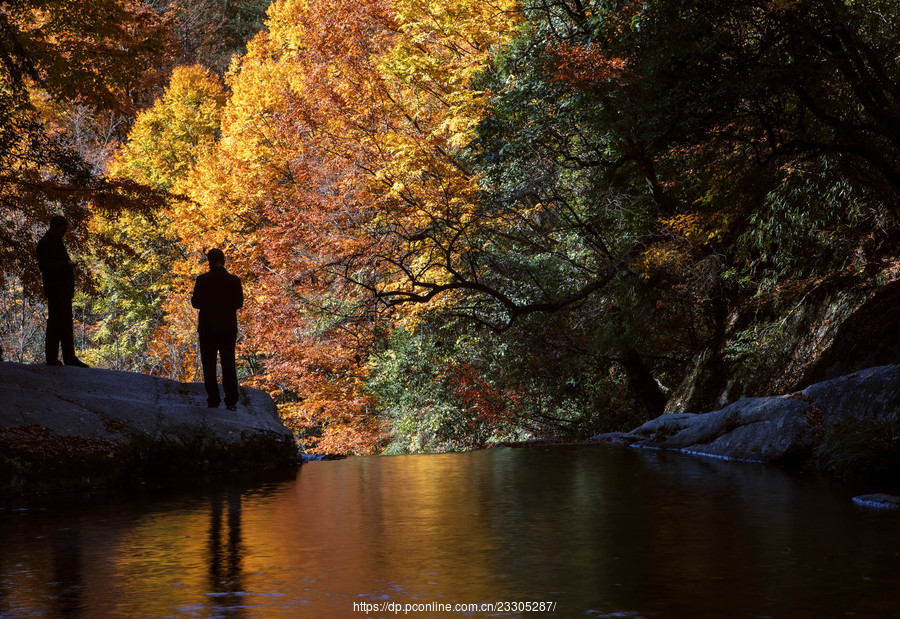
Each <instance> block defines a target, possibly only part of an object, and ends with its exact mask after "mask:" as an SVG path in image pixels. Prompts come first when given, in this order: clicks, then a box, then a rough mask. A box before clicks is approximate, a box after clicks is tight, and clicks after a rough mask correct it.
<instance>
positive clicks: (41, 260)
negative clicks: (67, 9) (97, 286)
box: [36, 231, 75, 299]
mask: <svg viewBox="0 0 900 619" xmlns="http://www.w3.org/2000/svg"><path fill="white" fill-rule="evenodd" d="M36 253H37V262H38V268H39V269H40V270H41V275H42V276H43V280H44V294H45V295H47V298H51V297H52V298H68V299H71V298H72V297H74V296H75V272H74V270H73V268H72V263H71V261H70V258H69V252H67V251H66V246H65V245H64V244H63V242H62V239H61V238H59V237H56V236H54V235H52V234H50V232H49V231H48V232H47V233H45V234H44V236H42V237H41V240H40V241H38V244H37V252H36Z"/></svg>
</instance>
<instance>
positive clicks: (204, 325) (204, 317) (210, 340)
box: [191, 249, 244, 410]
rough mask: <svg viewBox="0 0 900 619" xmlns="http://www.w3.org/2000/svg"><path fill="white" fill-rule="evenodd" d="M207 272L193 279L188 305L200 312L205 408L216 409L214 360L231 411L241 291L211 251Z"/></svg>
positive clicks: (219, 256)
mask: <svg viewBox="0 0 900 619" xmlns="http://www.w3.org/2000/svg"><path fill="white" fill-rule="evenodd" d="M206 259H207V260H208V261H209V271H208V272H207V273H203V274H202V275H200V276H199V277H197V281H196V283H195V284H194V294H193V295H192V296H191V305H193V306H194V307H195V308H197V309H198V310H200V313H199V316H198V321H197V322H198V324H197V331H198V333H199V335H200V361H201V363H202V364H203V384H204V385H205V386H206V394H207V400H206V402H207V404H208V405H209V407H210V408H216V407H218V406H219V402H221V399H220V397H219V385H218V383H217V382H216V356H217V355H218V356H220V357H221V359H222V388H223V389H224V390H225V406H227V407H228V410H235V408H236V405H237V401H238V382H237V370H236V368H235V361H234V346H235V342H236V341H237V332H238V327H237V310H238V309H240V308H241V307H242V306H243V305H244V290H243V288H242V287H241V280H240V278H239V277H238V276H237V275H232V274H231V273H229V272H228V271H226V270H225V254H224V253H223V252H222V250H221V249H211V250H209V252H208V253H207V254H206Z"/></svg>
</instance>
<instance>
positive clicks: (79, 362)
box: [60, 359, 91, 368]
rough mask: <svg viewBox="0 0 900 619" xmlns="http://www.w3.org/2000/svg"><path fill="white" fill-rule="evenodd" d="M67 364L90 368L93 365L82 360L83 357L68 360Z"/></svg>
mask: <svg viewBox="0 0 900 619" xmlns="http://www.w3.org/2000/svg"><path fill="white" fill-rule="evenodd" d="M60 365H62V364H60ZM66 365H71V366H73V367H76V368H89V367H91V366H89V365H88V364H87V363H85V362H84V361H82V360H81V359H72V360H71V361H66Z"/></svg>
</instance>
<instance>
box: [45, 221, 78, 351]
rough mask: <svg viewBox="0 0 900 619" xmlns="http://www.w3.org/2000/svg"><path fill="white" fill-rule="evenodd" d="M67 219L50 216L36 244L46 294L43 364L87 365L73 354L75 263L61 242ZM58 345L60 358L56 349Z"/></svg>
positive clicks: (67, 223) (67, 222)
mask: <svg viewBox="0 0 900 619" xmlns="http://www.w3.org/2000/svg"><path fill="white" fill-rule="evenodd" d="M68 229H69V221H68V220H67V219H66V218H65V217H63V216H62V215H54V216H53V217H52V218H51V219H50V228H49V229H48V230H47V232H46V233H44V236H42V237H41V240H39V241H38V244H37V250H36V252H35V253H36V254H37V263H38V268H39V269H40V270H41V279H42V280H43V284H44V295H45V296H46V297H47V336H46V339H45V341H44V351H45V355H46V359H47V365H62V364H63V363H65V364H66V365H74V366H77V367H83V368H86V367H88V365H87V364H86V363H84V362H82V361H81V360H80V359H78V357H77V356H76V355H75V330H74V318H73V316H72V299H73V298H74V297H75V263H74V262H72V260H71V259H70V258H69V252H67V251H66V246H65V245H64V244H63V237H64V236H65V235H66V232H67V231H68ZM60 348H62V362H60V360H59V349H60Z"/></svg>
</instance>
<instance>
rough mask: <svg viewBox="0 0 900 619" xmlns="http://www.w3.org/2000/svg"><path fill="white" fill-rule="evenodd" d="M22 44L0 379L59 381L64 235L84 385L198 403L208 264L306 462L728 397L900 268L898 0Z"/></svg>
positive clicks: (311, 24)
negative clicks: (52, 369) (40, 374)
mask: <svg viewBox="0 0 900 619" xmlns="http://www.w3.org/2000/svg"><path fill="white" fill-rule="evenodd" d="M75 4H77V5H78V6H75ZM201 5H202V6H201ZM192 7H193V8H192ZM73 9H75V10H76V11H77V12H78V15H79V18H78V19H75V18H74V17H72V13H71V10H73ZM201 9H202V10H201ZM82 17H83V19H82ZM0 21H2V22H3V33H4V34H3V37H4V38H3V43H2V46H0V183H2V184H0V202H2V209H3V215H2V219H0V224H2V227H0V237H2V240H3V247H2V254H0V259H2V260H3V263H2V270H3V275H2V279H0V283H2V284H3V286H4V291H3V296H2V298H0V303H2V304H3V305H2V306H0V311H2V312H3V315H2V319H3V322H2V323H0V328H2V333H0V336H2V338H3V348H4V349H5V353H6V357H7V358H17V359H19V360H25V361H27V360H32V359H34V358H36V356H37V354H36V350H35V349H36V347H37V346H38V345H39V341H38V340H39V338H38V337H37V335H36V333H37V330H36V328H35V327H33V326H32V327H31V331H29V328H28V327H27V325H28V324H31V325H35V324H39V322H40V318H39V317H38V318H37V319H28V318H27V314H28V312H29V311H30V312H32V313H37V314H39V313H40V311H41V307H40V301H39V298H37V297H36V296H35V293H36V287H35V285H34V284H35V282H36V273H35V269H34V265H33V264H32V263H31V262H32V261H31V251H32V249H31V248H32V247H33V242H34V240H35V239H36V238H37V236H39V235H40V233H41V232H42V229H43V228H42V227H43V226H45V225H46V222H47V220H48V219H49V216H50V215H52V214H54V213H57V212H62V213H64V214H66V215H68V216H70V218H71V219H72V220H73V221H74V222H76V224H77V226H76V229H77V230H76V231H77V240H78V243H77V250H78V252H79V255H80V261H81V262H82V263H83V264H84V265H86V268H84V269H83V270H82V276H83V290H85V292H86V294H85V295H84V296H83V298H82V299H81V300H80V303H81V307H82V310H81V313H80V320H81V322H80V329H81V331H80V333H81V338H82V342H83V343H84V346H85V347H86V348H88V349H89V353H88V356H89V359H90V361H92V362H93V363H95V364H98V365H106V366H109V367H117V368H123V369H130V370H134V371H144V372H151V373H159V374H165V375H167V376H171V377H173V378H178V379H181V380H188V381H190V380H195V378H196V376H197V372H198V368H199V364H198V358H197V344H196V341H195V340H196V337H195V318H194V315H193V311H192V310H191V308H190V306H189V304H188V299H187V297H188V296H189V290H190V287H191V286H192V284H193V277H195V276H196V275H197V274H198V273H199V272H200V271H201V270H202V269H203V268H204V267H203V264H202V256H203V254H204V252H205V251H206V250H207V249H209V248H210V247H213V246H218V247H221V248H222V249H223V250H225V252H226V255H227V256H228V258H229V260H228V267H229V269H230V270H232V271H233V272H235V273H237V274H238V275H240V276H241V277H242V279H243V280H244V285H245V290H246V291H247V295H246V297H247V302H246V304H245V307H244V309H243V310H242V314H241V324H242V326H241V332H242V337H241V340H240V342H239V355H240V357H241V372H242V383H243V384H246V385H253V386H257V387H260V388H263V389H265V390H267V391H269V392H270V393H272V394H273V396H274V397H275V398H276V401H277V402H278V403H279V409H280V411H281V414H282V416H283V417H284V418H285V419H286V420H287V421H289V423H290V424H291V425H292V427H293V428H294V430H295V431H296V433H297V435H298V437H299V438H300V439H301V441H302V442H303V444H304V446H305V447H306V448H307V449H308V450H318V451H322V452H332V453H373V452H384V451H387V452H394V453H398V452H408V451H441V450H452V449H469V448H476V447H481V446H484V445H487V444H491V443H497V442H503V441H510V440H521V439H527V438H534V437H555V438H582V437H587V436H591V435H593V434H596V433H598V432H601V431H610V430H617V429H628V428H629V427H632V426H633V425H634V424H636V423H639V422H640V421H642V420H643V419H646V418H648V417H650V416H655V415H657V414H660V413H661V412H663V410H664V409H665V406H666V402H667V400H669V399H670V397H671V395H672V393H673V392H674V391H675V390H676V389H677V388H678V386H679V384H681V383H682V381H684V380H685V379H686V378H687V377H689V376H690V375H691V372H692V371H694V368H695V367H696V360H697V358H698V357H699V356H703V358H704V359H705V360H706V363H707V367H712V368H714V369H715V371H714V372H712V373H711V375H710V376H709V378H708V382H709V383H710V385H711V386H710V393H712V392H713V391H714V389H713V386H714V384H716V383H722V382H724V381H725V380H727V379H728V378H729V377H734V376H739V375H740V373H741V372H742V371H745V370H747V368H751V367H753V365H754V364H756V363H759V358H760V356H761V355H762V356H764V355H766V354H767V350H768V349H767V346H769V345H770V344H771V336H772V334H773V333H774V332H775V330H774V327H773V325H777V324H778V322H779V320H781V319H782V316H783V314H784V312H786V311H788V310H789V308H790V307H791V306H792V303H794V302H795V300H796V299H799V298H803V296H804V295H805V294H806V293H808V292H809V291H810V290H812V289H814V288H815V287H817V286H820V285H822V282H823V281H829V280H838V279H840V280H841V281H845V282H846V281H864V280H866V279H867V278H868V279H871V278H874V277H876V276H877V274H878V273H879V272H880V271H881V270H882V269H883V267H884V265H885V264H888V263H890V262H891V261H892V260H895V259H896V256H895V254H894V253H892V252H895V249H893V248H894V247H895V246H896V241H897V217H898V215H900V208H898V202H897V197H896V196H897V192H898V189H900V133H898V132H900V39H898V38H897V36H896V32H897V29H898V27H900V8H898V6H897V4H896V2H894V1H893V0H857V1H852V2H851V1H849V0H846V1H841V0H815V1H814V0H748V1H747V2H742V3H740V5H739V6H736V5H735V3H733V2H726V1H724V0H692V1H690V2H685V1H683V0H649V1H646V2H637V1H633V2H612V1H594V2H591V1H582V0H541V1H529V0H524V1H521V2H519V1H515V0H491V1H486V0H484V1H482V0H445V1H442V2H432V1H428V0H358V1H357V2H353V3H346V2H339V1H337V0H276V1H275V2H273V3H271V5H269V6H267V7H266V6H264V3H261V2H259V1H258V0H245V1H244V2H231V3H225V2H216V1H215V0H207V1H206V2H204V3H200V4H198V5H195V4H191V3H186V2H185V3H179V2H176V1H175V0H169V1H168V2H162V1H157V2H138V1H137V0H79V2H78V3H72V2H70V1H69V2H62V1H53V0H44V1H42V2H39V3H34V2H30V3H23V2H15V1H12V2H0ZM172 24H177V25H178V28H172ZM216 42H218V44H217V43H216ZM226 60H227V61H226ZM85 110H89V111H90V113H89V114H87V113H86V112H85ZM110 114H112V116H111V115H110ZM79 115H80V116H79ZM104 115H105V116H104ZM83 117H88V118H90V120H91V122H90V123H87V124H88V125H90V127H92V131H93V133H91V134H90V136H92V137H91V138H90V139H85V138H84V137H83V136H84V131H81V127H82V126H83V125H84V123H82V124H79V123H78V122H75V120H77V119H78V118H83ZM103 118H106V119H110V118H114V119H117V120H116V122H115V123H114V127H112V128H108V131H107V132H106V134H104V135H106V137H105V138H104V139H101V138H100V134H101V133H102V132H100V131H98V129H97V128H98V127H100V126H103V124H102V123H101V122H99V121H100V120H101V119H103ZM79 131H81V133H79ZM701 400H702V398H701ZM709 403H710V404H711V403H712V402H709Z"/></svg>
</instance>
